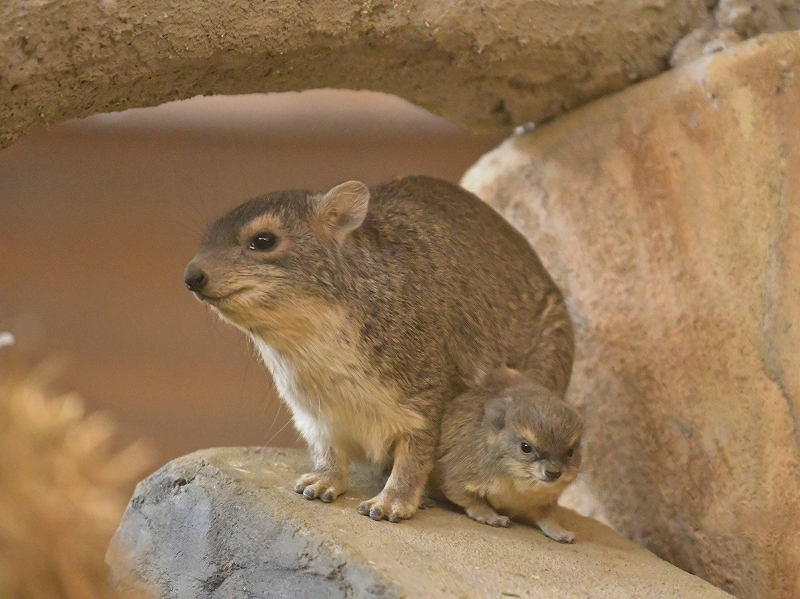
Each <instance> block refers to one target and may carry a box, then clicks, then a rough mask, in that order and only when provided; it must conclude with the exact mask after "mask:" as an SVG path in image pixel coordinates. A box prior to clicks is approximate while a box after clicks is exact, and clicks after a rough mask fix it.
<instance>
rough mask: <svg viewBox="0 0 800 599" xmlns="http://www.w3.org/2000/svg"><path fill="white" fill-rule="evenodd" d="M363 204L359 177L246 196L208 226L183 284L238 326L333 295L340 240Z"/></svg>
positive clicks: (276, 317) (273, 318)
mask: <svg viewBox="0 0 800 599" xmlns="http://www.w3.org/2000/svg"><path fill="white" fill-rule="evenodd" d="M368 205H369V190H368V189H367V187H366V186H365V185H364V184H363V183H361V182H359V181H349V182H347V183H342V184H341V185H337V186H336V187H334V188H333V189H331V190H330V191H329V192H327V193H324V194H314V193H312V192H308V191H284V192H277V193H270V194H267V195H264V196H261V197H258V198H255V199H252V200H249V201H247V202H245V203H244V204H242V205H241V206H239V207H237V208H235V209H233V210H232V211H231V212H229V213H228V214H226V215H225V216H223V217H222V218H220V219H219V220H217V221H216V222H215V223H213V224H212V225H211V226H210V227H209V228H208V231H207V232H206V234H205V237H204V238H203V242H202V245H201V247H200V251H199V252H198V253H197V255H196V256H195V257H194V258H193V259H192V261H191V262H189V265H188V266H187V267H186V271H185V273H184V281H185V283H186V286H187V287H188V288H189V290H190V291H192V292H193V293H194V294H195V296H196V297H197V298H198V299H199V300H201V301H204V302H206V303H208V304H209V305H210V306H211V307H212V308H214V309H215V310H216V311H217V312H219V314H220V315H221V316H223V317H224V318H225V319H227V320H229V321H230V322H232V323H233V324H235V325H237V326H239V327H241V328H243V329H249V330H257V329H260V328H264V327H266V328H270V327H271V326H274V325H275V324H280V323H281V322H282V321H283V319H285V318H289V317H290V316H291V315H292V314H295V313H297V312H298V311H302V307H303V306H304V305H305V306H306V307H309V304H308V302H315V301H316V302H324V301H325V300H330V299H331V297H336V295H337V290H338V289H339V287H340V286H341V284H342V282H341V269H340V268H337V262H338V261H339V259H340V250H341V246H342V245H343V244H345V243H347V242H348V238H349V236H350V235H351V234H352V233H353V231H355V230H356V229H358V227H360V226H361V224H362V223H363V221H364V218H365V217H366V215H367V208H368ZM304 302H305V304H304Z"/></svg>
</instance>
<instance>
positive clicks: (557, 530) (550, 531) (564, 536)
mask: <svg viewBox="0 0 800 599" xmlns="http://www.w3.org/2000/svg"><path fill="white" fill-rule="evenodd" d="M536 525H537V526H538V527H539V529H540V530H541V531H542V532H543V533H544V534H545V535H546V536H548V537H550V538H551V539H553V540H554V541H557V542H559V543H572V542H573V541H574V540H575V533H572V532H570V531H568V530H566V529H564V528H561V526H560V525H559V524H558V523H557V522H555V521H554V520H553V519H552V518H547V519H544V520H539V521H538V522H537V523H536Z"/></svg>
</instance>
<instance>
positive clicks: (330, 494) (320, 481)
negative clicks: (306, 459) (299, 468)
mask: <svg viewBox="0 0 800 599" xmlns="http://www.w3.org/2000/svg"><path fill="white" fill-rule="evenodd" d="M294 490H295V493H302V494H303V497H305V498H306V499H317V498H319V499H320V500H321V501H324V502H325V503H330V502H331V501H333V500H334V499H336V498H337V497H338V496H339V495H341V494H342V493H344V492H345V491H346V490H347V489H346V485H345V484H344V483H343V482H342V481H341V480H338V479H336V478H334V477H331V476H329V475H327V474H325V473H323V472H309V473H308V474H304V475H303V476H301V477H300V478H299V479H297V483H295V485H294Z"/></svg>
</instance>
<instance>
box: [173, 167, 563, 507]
mask: <svg viewBox="0 0 800 599" xmlns="http://www.w3.org/2000/svg"><path fill="white" fill-rule="evenodd" d="M254 223H257V224H254ZM262 226H263V227H268V228H266V229H264V230H263V231H259V230H258V229H259V227H262ZM259 232H262V233H271V234H275V236H276V238H277V240H276V242H275V245H274V248H270V249H267V250H258V249H253V248H252V247H251V244H252V243H253V235H258V233H259ZM201 275H203V276H204V277H205V278H203V277H201ZM186 280H187V284H188V285H189V287H190V289H192V290H193V291H194V292H195V294H196V295H197V296H198V298H200V299H201V300H204V301H206V302H207V303H208V304H209V305H210V306H211V307H212V308H213V309H214V310H215V311H217V312H218V313H219V314H220V315H221V316H222V317H223V318H224V319H225V320H227V321H229V322H230V323H232V324H234V325H235V326H237V327H239V328H240V329H242V330H243V331H245V332H246V333H247V334H248V335H249V336H250V337H251V339H252V340H253V342H254V344H255V345H256V347H257V348H258V350H259V351H260V353H261V355H262V357H263V359H264V362H265V364H266V365H267V367H268V368H269V369H270V371H271V373H272V375H273V378H274V379H275V383H276V386H277V388H278V391H279V392H280V394H281V396H282V397H283V398H284V400H286V402H287V403H288V404H289V406H290V407H291V409H292V412H293V417H294V422H295V424H296V426H297V427H298V429H299V430H300V431H301V433H302V434H303V436H304V437H305V439H306V440H307V441H308V443H309V445H310V446H311V451H312V457H313V462H314V469H313V471H312V472H311V473H309V474H306V475H304V476H303V477H301V478H300V480H299V481H298V484H297V487H296V489H297V490H298V492H302V493H303V494H304V495H305V496H306V497H307V498H309V499H314V498H317V497H319V498H321V499H322V500H323V501H332V500H333V499H335V497H336V496H337V495H339V494H340V493H342V492H343V491H344V490H345V489H346V485H347V467H348V464H349V461H350V459H351V458H358V457H364V458H367V459H368V460H370V461H373V462H378V463H384V464H388V463H392V471H391V476H390V477H389V481H388V482H387V484H386V487H385V488H384V490H383V492H382V493H381V494H380V495H378V496H377V497H375V498H374V499H372V500H370V501H367V502H364V504H362V506H360V508H359V511H360V512H361V513H365V514H369V515H370V516H371V517H373V518H376V519H381V518H384V517H386V518H388V519H390V520H393V521H396V520H399V519H402V518H409V517H411V516H412V515H413V514H414V512H415V511H416V509H417V506H418V502H419V497H420V495H421V492H422V489H423V487H424V485H425V481H426V479H427V477H428V474H429V473H430V471H431V469H432V467H433V463H434V459H435V449H436V444H437V441H438V438H439V422H440V418H441V413H442V410H443V408H444V406H445V405H446V403H447V402H449V401H450V400H451V399H453V398H454V397H456V396H457V395H459V394H460V393H462V392H463V391H465V390H466V388H467V386H468V385H470V384H473V383H474V381H476V380H478V379H479V378H480V377H481V376H483V373H486V372H489V371H490V370H492V369H494V368H496V367H498V366H500V365H501V363H507V364H508V365H509V366H512V367H514V368H518V369H520V370H523V371H525V372H526V374H527V375H528V376H530V377H531V378H534V379H535V380H537V381H539V382H540V383H541V384H543V385H545V386H546V387H548V388H549V389H552V390H553V391H554V392H555V393H557V394H559V395H563V393H564V391H565V389H566V387H567V384H568V382H569V376H570V371H571V368H572V354H573V339H572V325H571V321H570V318H569V315H568V313H567V310H566V307H565V305H564V302H563V299H562V296H561V293H560V292H559V290H558V289H557V288H556V286H555V285H554V284H553V282H552V280H551V279H550V277H549V276H548V275H547V273H546V272H545V270H544V268H543V267H542V265H541V263H540V262H539V260H538V258H537V257H536V255H535V253H534V252H533V250H532V249H531V247H530V245H529V244H528V243H527V241H526V240H525V239H524V238H523V237H522V235H520V234H519V233H518V232H517V231H515V230H514V229H513V228H512V227H511V226H510V225H509V224H508V223H506V222H505V221H504V220H503V219H502V218H501V217H500V216H499V215H498V214H497V213H496V212H494V211H493V210H492V209H491V208H490V207H488V206H487V205H486V204H484V203H483V202H481V201H480V200H479V199H478V198H476V197H475V196H473V195H472V194H470V193H468V192H466V191H464V190H463V189H461V188H460V187H457V186H455V185H453V184H450V183H447V182H444V181H439V180H436V179H431V178H428V177H409V178H404V179H399V180H394V181H391V182H389V183H385V184H382V185H378V186H376V187H373V188H372V189H371V190H368V189H367V188H366V187H365V186H364V185H363V184H362V183H359V182H353V181H351V182H348V183H343V184H342V185H339V186H337V187H335V188H333V189H332V190H330V191H329V192H327V193H325V194H315V193H313V192H309V191H285V192H278V193H272V194H268V195H265V196H261V197H259V198H256V199H253V200H250V201H249V202H246V203H244V204H242V205H241V206H239V207H238V208H236V209H234V210H233V211H231V212H230V213H229V214H227V215H226V216H224V217H222V218H221V219H219V220H218V221H217V222H216V223H214V224H213V225H212V226H211V227H210V228H209V230H208V232H207V234H206V236H205V238H204V240H203V244H202V246H201V248H200V252H199V253H198V255H197V256H196V257H195V258H194V259H193V260H192V262H191V263H190V264H189V266H188V267H187V270H186ZM201 283H202V284H201Z"/></svg>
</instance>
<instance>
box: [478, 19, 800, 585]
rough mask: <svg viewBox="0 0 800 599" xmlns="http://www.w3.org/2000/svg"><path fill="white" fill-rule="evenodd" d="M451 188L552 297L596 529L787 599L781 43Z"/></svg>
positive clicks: (785, 116)
mask: <svg viewBox="0 0 800 599" xmlns="http://www.w3.org/2000/svg"><path fill="white" fill-rule="evenodd" d="M462 183H463V184H464V185H465V186H466V187H467V188H469V189H471V190H473V191H475V192H476V193H477V194H478V195H479V196H481V197H482V198H484V199H485V200H487V201H488V202H489V203H491V204H492V205H493V206H495V207H496V208H497V209H498V210H499V211H500V212H501V213H502V214H504V215H505V216H506V217H507V218H508V219H509V220H511V221H512V222H513V223H514V224H515V225H516V226H517V227H519V228H520V229H521V230H522V231H523V232H524V233H525V234H526V235H527V236H528V237H529V239H530V240H531V241H532V243H533V245H534V246H535V247H536V248H537V250H538V252H539V254H540V256H541V257H542V259H543V261H544V262H545V264H546V266H547V267H548V268H549V270H550V272H551V273H553V275H554V276H555V278H556V279H557V281H558V283H559V284H560V285H561V286H562V288H563V289H564V290H565V291H566V294H567V296H568V303H569V307H570V310H571V312H572V314H573V316H574V319H575V321H576V326H577V331H576V334H577V356H576V365H575V371H574V378H573V380H572V384H571V391H570V394H571V400H572V401H574V402H575V403H576V404H577V405H579V406H581V407H582V409H583V410H584V413H585V414H586V416H587V419H588V424H589V432H588V435H587V438H586V441H587V446H588V451H587V452H586V455H587V459H586V460H585V462H584V463H585V465H586V467H587V476H586V478H585V479H584V482H585V483H586V486H588V487H589V488H590V489H591V490H592V491H593V492H594V495H595V497H594V498H593V499H594V501H595V502H596V503H597V504H598V505H599V506H600V509H601V510H602V513H603V515H604V516H605V517H606V518H607V519H608V520H609V521H610V522H611V523H612V525H613V526H614V527H616V528H617V530H619V531H620V532H622V533H623V534H625V535H626V536H628V537H629V538H631V539H633V540H635V541H637V542H639V543H642V544H643V545H644V546H645V547H647V548H648V549H651V550H652V551H654V552H655V553H656V554H657V555H659V556H661V557H663V558H665V559H667V560H669V561H671V562H672V563H674V564H677V565H678V566H680V567H681V568H684V569H685V570H687V571H689V572H693V573H695V574H698V575H699V576H701V577H703V578H705V579H706V580H709V581H711V582H713V583H714V584H716V585H718V586H721V587H722V588H725V589H726V590H728V591H730V592H731V593H733V594H735V595H736V596H738V597H741V598H752V599H756V598H758V599H766V598H778V597H781V598H789V597H795V598H797V597H800V501H798V497H800V299H799V298H800V295H799V294H800V234H799V233H800V32H793V33H783V34H777V35H770V36H761V37H758V38H754V39H752V40H749V41H748V42H745V43H743V44H740V45H738V46H736V47H734V48H731V49H729V50H726V51H724V52H722V53H719V54H715V55H714V56H711V57H707V58H705V59H702V60H700V61H696V62H694V63H691V64H689V65H687V66H686V67H683V68H680V69H676V70H673V71H670V72H668V73H665V74H662V75H661V76H659V77H657V78H655V79H652V80H650V81H646V82H644V83H642V84H640V85H637V86H634V87H631V88H628V89H626V90H625V91H624V92H621V93H620V94H617V95H615V96H613V97H609V98H606V99H602V100H600V101H597V102H595V103H592V104H590V105H587V106H585V107H584V108H581V109H578V110H576V111H574V112H572V113H570V114H568V115H566V116H564V117H562V118H559V119H557V120H556V121H554V122H552V123H551V124H549V125H547V126H544V127H542V128H540V129H538V130H535V131H533V132H528V133H523V134H520V135H518V136H515V137H512V138H510V139H509V140H507V141H506V142H504V143H503V144H502V145H501V146H500V147H499V148H498V149H496V150H495V151H493V152H491V153H489V154H488V155H486V156H485V157H483V158H482V159H481V160H480V161H479V162H478V163H477V164H476V165H475V166H474V167H473V168H472V169H471V170H470V171H469V172H468V173H467V174H466V175H465V177H464V179H463V181H462ZM584 499H585V500H586V502H587V503H588V504H591V503H592V498H588V499H587V498H586V497H584Z"/></svg>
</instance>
